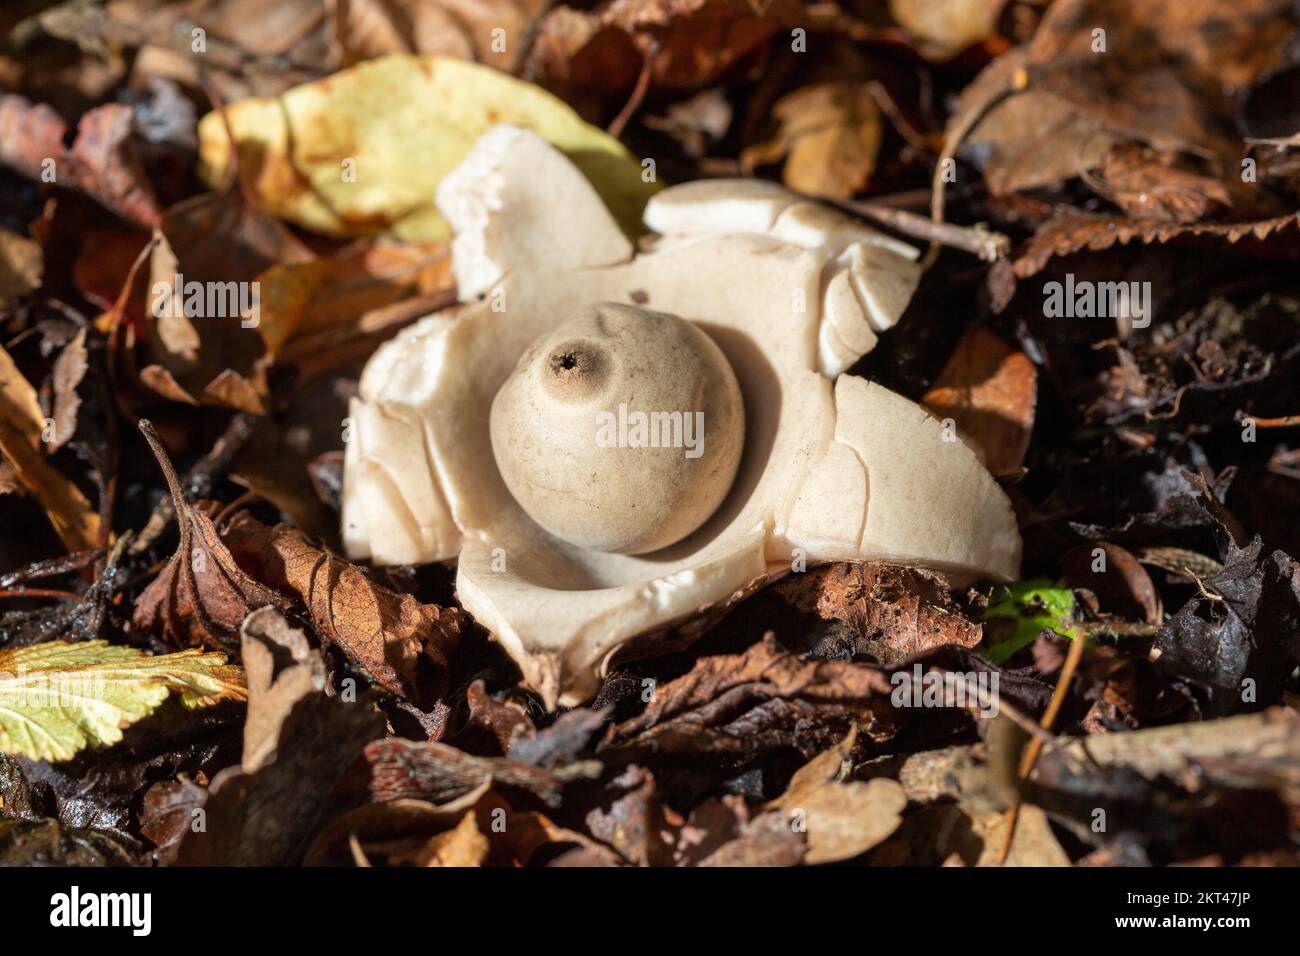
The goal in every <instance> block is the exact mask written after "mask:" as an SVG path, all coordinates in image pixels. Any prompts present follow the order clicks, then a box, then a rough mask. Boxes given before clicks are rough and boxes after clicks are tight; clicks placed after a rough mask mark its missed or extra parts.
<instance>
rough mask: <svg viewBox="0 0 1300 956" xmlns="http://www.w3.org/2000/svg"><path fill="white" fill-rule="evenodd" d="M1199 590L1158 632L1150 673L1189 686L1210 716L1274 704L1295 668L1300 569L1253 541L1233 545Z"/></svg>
mask: <svg viewBox="0 0 1300 956" xmlns="http://www.w3.org/2000/svg"><path fill="white" fill-rule="evenodd" d="M1201 588H1202V589H1203V590H1202V593H1201V594H1198V595H1197V596H1195V597H1193V598H1191V599H1190V600H1189V601H1188V602H1187V603H1186V604H1185V605H1183V607H1182V608H1180V609H1179V610H1178V611H1177V612H1176V613H1175V614H1174V615H1173V616H1172V617H1171V618H1170V619H1169V620H1168V621H1167V622H1166V623H1165V625H1164V627H1162V628H1161V630H1160V633H1159V635H1158V636H1157V637H1156V642H1155V646H1154V648H1153V653H1154V654H1156V655H1158V656H1157V657H1156V667H1157V668H1159V670H1160V671H1162V672H1163V673H1165V674H1167V675H1168V676H1170V677H1171V678H1174V679H1176V680H1179V681H1182V682H1186V683H1187V684H1188V685H1190V686H1191V687H1192V688H1193V689H1194V692H1195V693H1196V696H1197V697H1198V699H1199V700H1200V701H1201V703H1202V706H1203V708H1204V710H1205V712H1206V713H1207V714H1209V715H1212V716H1222V715H1225V714H1228V713H1231V712H1232V711H1234V710H1236V709H1237V708H1239V707H1240V706H1241V705H1242V703H1243V702H1245V703H1247V704H1250V705H1264V704H1275V703H1278V702H1279V701H1280V700H1281V696H1282V689H1283V685H1284V683H1285V681H1286V677H1287V675H1288V674H1290V673H1291V671H1292V670H1294V669H1295V667H1296V665H1297V663H1300V564H1297V563H1296V562H1295V561H1294V560H1292V559H1291V557H1290V556H1289V555H1287V554H1286V553H1284V552H1282V551H1273V552H1272V553H1266V552H1265V550H1264V547H1263V542H1262V541H1261V540H1260V539H1259V538H1258V537H1256V538H1255V540H1254V541H1252V542H1251V543H1250V544H1248V545H1246V546H1245V547H1236V546H1235V545H1233V546H1231V547H1230V548H1229V551H1228V555H1227V559H1226V560H1225V561H1224V564H1223V568H1222V569H1221V570H1220V571H1218V572H1217V573H1216V574H1214V575H1213V576H1211V577H1209V578H1206V579H1205V581H1203V582H1202V583H1201Z"/></svg>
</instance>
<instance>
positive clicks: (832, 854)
mask: <svg viewBox="0 0 1300 956" xmlns="http://www.w3.org/2000/svg"><path fill="white" fill-rule="evenodd" d="M856 740H857V728H856V727H854V728H852V729H850V731H849V735H848V736H847V737H845V738H844V740H842V741H841V742H840V743H838V744H836V745H835V746H834V747H832V748H831V749H830V750H827V751H825V752H823V753H821V754H819V755H818V756H816V757H814V758H813V759H812V760H811V761H809V762H808V763H807V764H805V765H804V766H803V767H801V768H800V769H799V770H798V771H797V772H796V773H795V775H794V776H793V777H792V778H791V779H790V785H789V787H787V788H786V792H785V793H783V794H782V795H781V796H780V797H778V798H777V799H776V800H774V801H772V803H771V804H770V805H769V807H770V808H771V809H774V810H781V811H784V813H785V815H786V820H787V821H788V825H789V826H790V827H791V828H793V829H795V830H800V831H802V832H804V833H806V835H807V840H808V852H807V855H805V856H804V859H803V862H804V863H807V864H810V865H813V864H817V863H836V862H839V861H840V860H851V859H853V858H854V857H855V856H860V855H861V854H863V853H865V852H867V851H868V850H870V849H871V848H872V847H874V846H876V845H877V844H879V843H880V842H881V841H882V840H884V839H886V838H887V837H888V836H889V835H890V834H891V833H893V832H894V831H895V830H897V829H898V825H899V824H900V823H901V822H902V819H903V818H902V812H903V808H904V807H906V806H907V795H906V794H905V793H904V792H903V788H902V786H901V785H900V784H899V783H898V781H897V780H888V779H885V778H884V777H877V778H876V779H874V780H868V781H865V782H864V781H861V780H850V781H847V782H846V781H845V777H847V776H848V774H850V773H851V772H852V770H853V761H852V757H851V753H852V750H853V745H854V743H855V742H856Z"/></svg>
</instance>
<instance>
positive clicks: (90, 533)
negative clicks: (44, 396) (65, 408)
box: [0, 347, 101, 551]
mask: <svg viewBox="0 0 1300 956" xmlns="http://www.w3.org/2000/svg"><path fill="white" fill-rule="evenodd" d="M44 432H45V416H44V415H42V414H41V406H40V403H39V402H38V401H37V398H36V389H34V388H33V387H32V385H31V383H30V382H28V381H27V379H25V378H24V377H23V375H22V373H21V372H20V371H18V366H17V365H15V364H14V361H13V359H12V358H11V357H10V356H9V353H8V352H6V351H5V350H4V348H3V347H0V456H3V457H4V459H5V460H6V461H8V463H9V465H10V466H11V467H12V468H13V470H14V474H15V476H16V477H17V479H18V481H19V482H20V483H21V484H22V486H23V487H24V488H26V489H27V490H28V491H29V492H31V494H33V495H35V496H36V499H37V500H38V501H39V502H40V503H41V507H42V508H44V509H45V513H46V515H47V516H48V517H49V519H50V524H52V525H53V526H54V530H55V532H56V533H57V534H58V536H59V540H60V541H62V542H63V544H64V547H66V548H67V549H68V550H69V551H89V550H93V549H95V548H98V547H99V546H100V544H101V541H100V537H101V525H100V519H99V515H98V514H97V513H96V512H95V509H94V508H93V507H91V504H90V502H89V501H87V500H86V496H85V495H83V494H82V493H81V489H79V488H78V487H77V486H76V485H75V484H73V483H72V482H71V481H69V480H68V479H67V478H65V477H63V475H61V474H60V473H59V472H58V471H56V470H55V469H54V468H53V467H51V466H50V465H49V463H48V462H47V461H46V460H45V456H44V454H42V452H41V440H42V435H43V434H44Z"/></svg>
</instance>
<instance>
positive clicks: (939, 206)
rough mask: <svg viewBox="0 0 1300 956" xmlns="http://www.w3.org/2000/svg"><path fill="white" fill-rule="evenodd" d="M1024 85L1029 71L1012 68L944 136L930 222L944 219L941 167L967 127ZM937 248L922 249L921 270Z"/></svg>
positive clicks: (963, 137)
mask: <svg viewBox="0 0 1300 956" xmlns="http://www.w3.org/2000/svg"><path fill="white" fill-rule="evenodd" d="M1028 88H1029V73H1028V72H1027V71H1025V70H1024V69H1019V70H1016V73H1015V76H1013V77H1012V78H1011V82H1010V83H1009V84H1007V85H1006V86H1005V87H1003V88H1002V89H1001V90H999V91H998V92H997V93H996V94H995V95H994V96H992V97H990V98H989V100H988V102H987V103H985V104H983V105H982V106H981V107H980V108H979V109H977V110H973V111H972V112H971V113H970V114H969V115H968V116H967V117H966V118H965V119H964V120H962V122H961V123H959V124H958V125H957V128H956V129H954V130H953V131H952V132H951V133H949V134H948V135H947V136H946V137H945V138H944V141H943V152H941V153H940V154H939V159H938V161H937V162H935V164H934V176H933V177H932V178H931V180H930V219H931V221H932V222H934V223H935V224H941V223H943V221H944V220H943V206H944V186H945V183H944V178H943V173H944V168H945V167H946V166H947V165H948V163H949V162H951V161H952V160H953V159H954V158H955V157H956V155H957V150H958V149H960V148H961V144H962V143H964V142H965V141H966V137H967V136H969V135H970V133H971V130H973V129H974V128H975V127H976V126H977V125H978V124H979V122H980V120H982V119H984V117H985V116H987V115H988V114H989V113H991V112H992V111H993V109H994V108H995V107H997V106H999V105H1001V104H1002V103H1003V101H1005V100H1007V99H1010V98H1011V97H1013V96H1015V95H1016V94H1018V93H1022V92H1024V91H1025V90H1026V89H1028ZM939 248H940V246H939V244H938V243H937V242H932V243H930V248H929V250H928V251H927V252H926V254H925V258H924V259H922V260H921V267H922V268H923V269H928V268H930V266H932V265H934V260H935V259H937V258H939Z"/></svg>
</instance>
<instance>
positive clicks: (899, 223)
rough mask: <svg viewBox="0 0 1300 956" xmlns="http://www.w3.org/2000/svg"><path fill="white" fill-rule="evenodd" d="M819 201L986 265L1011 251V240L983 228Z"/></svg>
mask: <svg viewBox="0 0 1300 956" xmlns="http://www.w3.org/2000/svg"><path fill="white" fill-rule="evenodd" d="M810 198H819V199H821V201H822V202H828V203H831V204H832V205H834V206H838V207H839V208H841V209H843V210H844V211H845V212H849V213H852V214H853V215H855V216H861V217H862V218H863V219H870V220H872V221H873V222H878V223H880V224H881V225H883V226H889V227H890V228H891V229H897V230H898V231H899V232H901V233H903V234H905V235H908V236H911V237H912V238H914V239H921V240H924V241H925V242H928V243H930V244H931V245H932V246H935V245H940V246H950V247H952V248H953V249H960V250H962V251H963V252H970V253H974V254H975V255H977V256H979V257H980V258H981V259H983V260H984V261H985V262H996V261H997V260H999V259H1002V258H1005V257H1006V255H1007V253H1008V252H1010V251H1011V240H1010V239H1008V238H1007V237H1006V236H1004V235H1003V234H1002V233H1000V232H993V231H992V230H991V229H989V228H988V227H987V226H985V225H983V224H977V225H974V226H957V225H953V224H952V223H948V222H935V221H934V220H932V219H927V218H926V217H925V216H918V215H917V214H916V213H914V212H908V211H907V210H906V209H898V208H896V207H894V206H884V205H881V204H879V203H872V202H855V201H853V200H851V199H830V198H828V197H810Z"/></svg>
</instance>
